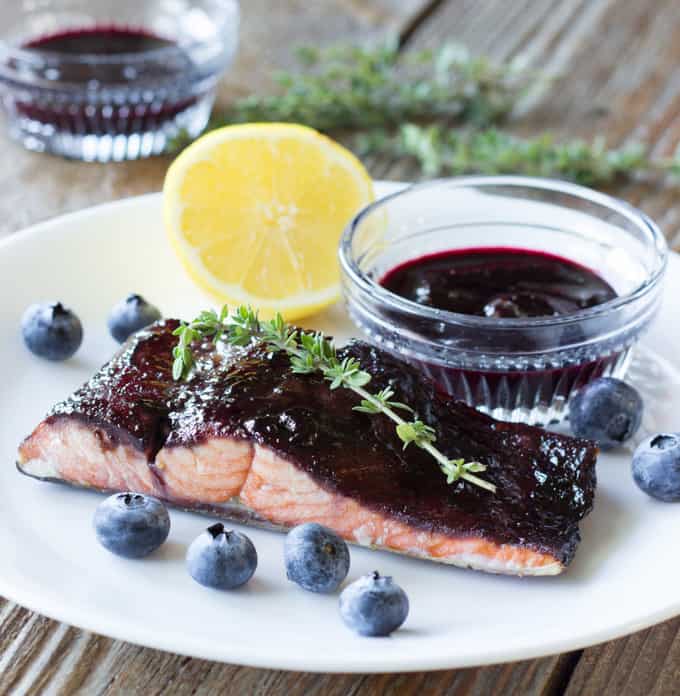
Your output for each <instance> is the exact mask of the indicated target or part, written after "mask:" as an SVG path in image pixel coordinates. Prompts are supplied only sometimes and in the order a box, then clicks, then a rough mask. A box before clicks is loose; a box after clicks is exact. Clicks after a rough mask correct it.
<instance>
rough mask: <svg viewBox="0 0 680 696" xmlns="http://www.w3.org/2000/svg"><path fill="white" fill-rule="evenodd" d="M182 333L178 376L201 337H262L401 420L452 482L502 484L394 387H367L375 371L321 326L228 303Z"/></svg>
mask: <svg viewBox="0 0 680 696" xmlns="http://www.w3.org/2000/svg"><path fill="white" fill-rule="evenodd" d="M173 333H174V335H175V336H177V337H178V342H177V345H176V346H175V347H174V348H173V352H172V355H173V368H172V373H173V378H174V379H175V380H179V379H182V378H185V377H186V376H187V374H188V372H189V371H190V370H191V368H192V366H193V364H194V357H193V353H192V348H191V346H192V343H193V342H194V341H195V340H197V339H199V338H201V339H203V340H210V341H212V342H213V344H216V343H217V342H218V341H220V340H226V341H228V342H229V343H231V344H234V345H241V346H245V345H249V344H250V343H252V342H254V341H255V342H260V343H262V344H264V345H265V346H266V347H267V348H268V349H269V350H271V351H283V352H285V353H286V354H287V355H288V357H289V359H290V365H291V370H292V372H294V373H297V374H310V373H313V372H320V373H321V374H322V375H323V377H324V379H325V380H326V381H328V382H330V386H329V388H330V389H331V390H333V389H338V388H345V389H349V390H350V391H352V392H354V393H355V394H356V395H357V396H359V397H360V398H361V402H360V405H358V406H355V407H354V410H355V411H358V412H360V413H365V414H368V415H377V414H383V415H385V416H387V417H388V418H389V419H390V420H391V421H392V422H393V423H395V425H396V434H397V436H398V437H399V438H400V439H401V441H402V443H403V447H404V449H406V448H407V447H408V446H409V445H410V444H411V443H413V444H415V445H416V446H417V447H420V448H421V449H423V450H424V451H426V452H428V454H430V455H431V456H432V457H433V458H434V459H435V460H436V461H437V463H438V465H439V467H440V469H441V471H442V473H443V474H444V475H445V476H446V479H447V482H448V483H453V482H455V481H458V480H460V479H463V480H465V481H467V482H468V483H472V484H474V485H476V486H479V487H481V488H483V489H485V490H488V491H490V492H492V493H495V491H496V487H495V486H494V485H493V484H492V483H489V482H488V481H485V480H484V479H482V478H480V477H478V476H475V474H476V473H481V472H483V471H485V470H486V467H485V466H484V464H481V463H480V462H465V461H464V460H463V459H449V458H448V457H447V456H446V455H445V454H443V453H442V452H441V451H440V450H439V449H438V448H437V447H435V446H434V442H435V441H436V433H435V431H434V429H433V428H431V427H430V426H429V425H427V424H425V423H423V422H422V421H421V420H419V419H418V418H417V416H416V415H415V414H414V412H413V409H412V408H410V407H409V406H408V405H406V404H403V403H400V402H398V401H393V400H392V397H393V396H394V391H393V390H392V389H391V388H390V387H386V388H385V389H383V390H381V391H380V392H378V393H376V394H373V393H371V392H370V391H368V390H367V389H365V388H364V387H365V386H366V385H367V384H368V383H369V382H370V381H371V375H370V374H369V373H368V372H366V371H365V370H362V369H361V366H360V364H359V362H358V361H357V360H356V359H355V358H351V357H347V358H344V359H343V360H340V359H339V358H338V357H337V353H336V348H335V346H334V344H333V343H332V341H331V340H330V339H328V338H326V337H325V336H324V335H323V334H322V333H320V332H305V331H301V330H298V329H295V328H293V327H291V326H289V325H287V324H286V323H285V322H284V321H283V318H282V317H281V316H280V315H277V316H276V317H275V318H274V319H273V320H271V321H260V320H259V318H258V316H257V313H256V312H254V311H253V310H252V309H250V308H249V307H243V306H241V307H238V308H237V309H236V311H235V312H234V313H233V314H231V315H229V312H228V310H227V307H226V306H225V307H223V308H222V311H221V312H220V313H219V315H218V314H217V312H215V311H204V312H201V313H200V314H199V316H198V317H197V318H196V319H195V320H194V321H192V322H191V323H189V324H186V323H183V324H181V325H180V326H179V327H178V328H177V329H175V331H174V332H173ZM397 410H402V411H408V412H410V413H412V414H413V419H412V420H410V421H407V420H406V419H404V418H402V417H401V416H400V415H399V414H398V413H397Z"/></svg>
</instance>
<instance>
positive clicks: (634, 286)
mask: <svg viewBox="0 0 680 696" xmlns="http://www.w3.org/2000/svg"><path fill="white" fill-rule="evenodd" d="M484 247H489V248H498V247H510V248H519V249H527V250H534V251H538V252H544V253H549V254H553V255H557V256H560V257H563V258H566V259H570V260H572V261H574V262H577V263H579V264H581V265H582V266H585V267H587V268H590V269H592V270H594V271H595V272H596V273H598V274H599V275H600V276H601V277H603V278H604V279H605V280H606V281H607V282H608V283H609V284H610V285H611V286H612V287H613V289H614V290H615V291H616V293H617V295H618V297H616V298H615V299H613V300H610V301H608V302H606V303H604V304H601V305H598V306H596V307H592V308H589V309H584V310H580V311H578V312H574V313H571V314H566V315H562V316H555V317H545V318H543V317H541V318H530V319H527V318H512V319H497V318H487V317H478V316H469V315H463V314H457V313H453V312H448V311H443V310H439V309H434V308H432V307H426V306H423V305H420V304H418V303H416V302H413V301H410V300H407V299H404V298H402V297H400V296H398V295H396V294H394V293H392V292H390V291H388V290H387V289H385V288H384V287H382V286H381V285H380V280H381V279H382V278H383V277H384V276H385V274H386V273H387V272H388V271H390V270H391V269H393V268H395V267H397V266H399V265H400V264H403V263H404V262H406V261H408V260H412V259H417V258H420V257H422V256H426V255H428V254H435V253H437V252H443V251H449V250H458V249H466V248H475V249H479V248H484ZM666 257H667V247H666V242H665V240H664V238H663V235H662V234H661V232H660V231H659V229H658V228H657V226H656V225H655V224H654V223H653V222H652V221H651V220H650V219H649V218H648V217H647V216H646V215H644V214H643V213H641V212H640V211H638V210H636V209H634V208H632V207H631V206H629V205H628V204H626V203H624V202H622V201H620V200H617V199H615V198H612V197H610V196H607V195H604V194H601V193H598V192H595V191H592V190H590V189H587V188H583V187H581V186H576V185H572V184H568V183H564V182H560V181H552V180H546V179H533V178H528V177H512V176H508V177H462V178H458V179H451V180H440V181H435V182H432V183H427V184H421V185H416V186H412V187H410V188H407V189H405V190H403V191H400V192H398V193H395V194H393V195H391V196H387V197H386V198H383V199H382V200H379V201H377V202H376V203H373V204H371V205H369V206H368V207H366V208H365V209H364V210H362V211H361V212H360V213H359V214H358V215H357V216H356V217H355V218H354V219H353V220H352V221H351V223H350V224H349V226H348V227H347V229H346V231H345V233H344V235H343V238H342V240H341V245H340V263H341V267H342V275H343V291H344V295H345V300H346V303H347V307H348V310H349V313H350V315H351V317H352V319H353V321H354V322H355V323H356V325H357V326H358V327H359V328H360V329H361V330H362V331H363V332H364V334H365V335H366V336H367V338H368V340H370V341H372V342H373V343H375V344H378V345H380V346H381V347H383V348H385V349H387V350H388V351H391V352H393V353H395V354H397V355H399V356H401V357H403V358H405V359H407V360H408V361H410V362H412V363H415V364H416V365H418V366H419V367H420V368H421V369H422V370H423V372H425V373H426V374H427V375H428V376H430V377H431V378H432V379H434V380H435V381H436V382H437V384H438V385H439V386H440V387H441V389H443V390H445V391H446V392H448V393H450V394H452V395H454V396H456V397H457V398H459V399H462V400H463V401H465V402H466V403H468V404H469V405H471V406H475V407H476V408H479V409H480V410H482V411H485V412H487V413H489V414H491V415H493V416H495V417H496V418H500V419H502V420H508V421H515V422H525V423H531V424H540V425H544V424H548V423H555V422H559V421H560V420H562V419H563V418H564V417H565V416H567V414H568V407H569V400H570V398H571V396H572V394H574V392H575V391H576V390H577V389H579V388H580V387H582V386H583V385H584V384H586V383H588V382H589V381H591V380H593V379H595V378H596V377H600V376H608V375H609V376H615V377H623V375H624V374H625V372H626V369H627V367H628V364H629V362H630V357H631V350H632V348H633V346H634V345H635V343H636V342H637V341H638V339H639V338H640V335H641V334H642V333H643V332H644V331H645V329H646V328H647V327H648V326H649V324H650V322H651V321H652V319H653V317H654V315H655V313H656V311H657V309H658V306H659V302H660V297H661V295H660V290H661V284H662V279H663V275H664V271H665V268H666Z"/></svg>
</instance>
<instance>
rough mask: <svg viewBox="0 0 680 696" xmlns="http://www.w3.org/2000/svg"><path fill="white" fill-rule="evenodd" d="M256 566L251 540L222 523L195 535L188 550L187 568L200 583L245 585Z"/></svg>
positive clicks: (230, 586)
mask: <svg viewBox="0 0 680 696" xmlns="http://www.w3.org/2000/svg"><path fill="white" fill-rule="evenodd" d="M256 568H257V551H256V550H255V547H254V546H253V542H252V541H250V539H249V538H248V537H247V536H246V535H245V534H241V532H235V531H231V530H226V529H225V528H224V525H223V524H222V523H221V522H218V523H217V524H213V525H212V526H211V527H208V529H206V530H205V532H203V534H201V535H200V536H198V537H196V539H194V541H193V542H192V543H191V546H190V547H189V551H188V552H187V569H188V570H189V574H190V575H191V577H192V578H193V579H194V580H195V581H196V582H198V583H200V584H201V585H205V586H206V587H214V588H215V589H218V590H233V589H234V588H236V587H240V586H241V585H245V583H247V582H248V580H250V578H252V577H253V573H254V572H255V569H256Z"/></svg>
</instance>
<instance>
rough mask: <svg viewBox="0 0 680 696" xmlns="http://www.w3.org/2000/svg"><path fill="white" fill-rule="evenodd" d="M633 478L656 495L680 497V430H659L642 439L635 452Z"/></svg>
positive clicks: (672, 499) (669, 498)
mask: <svg viewBox="0 0 680 696" xmlns="http://www.w3.org/2000/svg"><path fill="white" fill-rule="evenodd" d="M633 480H634V481H635V483H637V485H638V486H639V487H640V488H641V489H642V490H643V491H644V492H645V493H647V495H651V496H652V498H657V499H658V500H663V501H664V502H667V503H672V502H677V501H680V433H659V434H658V435H652V437H650V438H647V439H646V440H644V441H643V442H641V443H640V444H639V445H638V447H637V449H636V450H635V454H634V455H633Z"/></svg>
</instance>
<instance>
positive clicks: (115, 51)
mask: <svg viewBox="0 0 680 696" xmlns="http://www.w3.org/2000/svg"><path fill="white" fill-rule="evenodd" d="M23 48H24V49H29V50H31V51H32V52H35V53H38V54H40V55H42V57H43V58H44V63H43V65H42V67H35V66H34V67H33V70H34V72H35V73H37V77H39V78H41V79H43V80H47V81H49V82H50V83H53V84H54V89H55V90H57V91H59V90H61V89H62V88H65V90H66V91H64V92H63V93H60V94H59V96H56V98H45V97H43V98H41V99H39V100H33V101H23V100H22V101H21V102H19V103H17V111H18V112H19V114H20V115H21V116H23V117H26V118H28V119H31V120H32V121H36V122H38V123H41V124H44V125H45V126H46V127H50V126H51V127H54V128H55V129H56V130H57V131H60V132H65V133H71V134H74V135H120V134H123V135H130V134H133V133H143V132H146V131H154V130H157V129H158V128H160V127H161V126H162V125H163V124H164V123H165V122H167V121H170V120H172V119H174V118H175V117H176V116H177V115H178V114H180V113H182V112H183V111H184V110H186V109H187V108H189V107H190V106H192V105H194V104H195V103H196V102H197V100H198V97H197V96H196V95H195V94H192V93H191V86H192V81H193V80H194V78H195V77H196V76H195V75H194V69H193V68H194V66H193V64H192V61H191V59H190V57H189V56H188V55H187V54H186V53H185V52H184V51H183V50H182V49H180V47H179V46H177V44H176V43H175V42H174V41H172V40H170V39H166V38H163V37H160V36H156V35H155V34H153V33H151V32H149V31H147V30H145V29H143V28H136V27H127V26H122V25H121V26H116V25H111V26H108V25H102V26H94V27H86V28H78V27H76V28H73V29H69V30H66V31H60V32H58V33H54V34H48V35H45V36H39V37H37V38H34V39H31V40H30V41H27V42H26V43H25V44H24V45H23ZM173 48H174V50H172V49H173ZM162 49H166V50H162ZM154 52H156V53H154ZM142 54H144V60H140V56H141V55H142ZM84 56H93V57H94V59H93V60H85V59H84ZM126 57H129V60H125V58H126ZM106 58H113V59H114V60H111V61H107V60H105V59H106ZM78 88H81V89H82V91H80V92H77V91H76V90H77V89H78ZM121 89H125V90H126V93H125V97H124V98H123V99H121V98H120V97H117V96H116V90H118V91H120V90H121ZM135 91H136V92H137V94H134V93H135ZM64 95H66V96H67V98H66V99H64ZM69 95H70V98H69Z"/></svg>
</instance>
